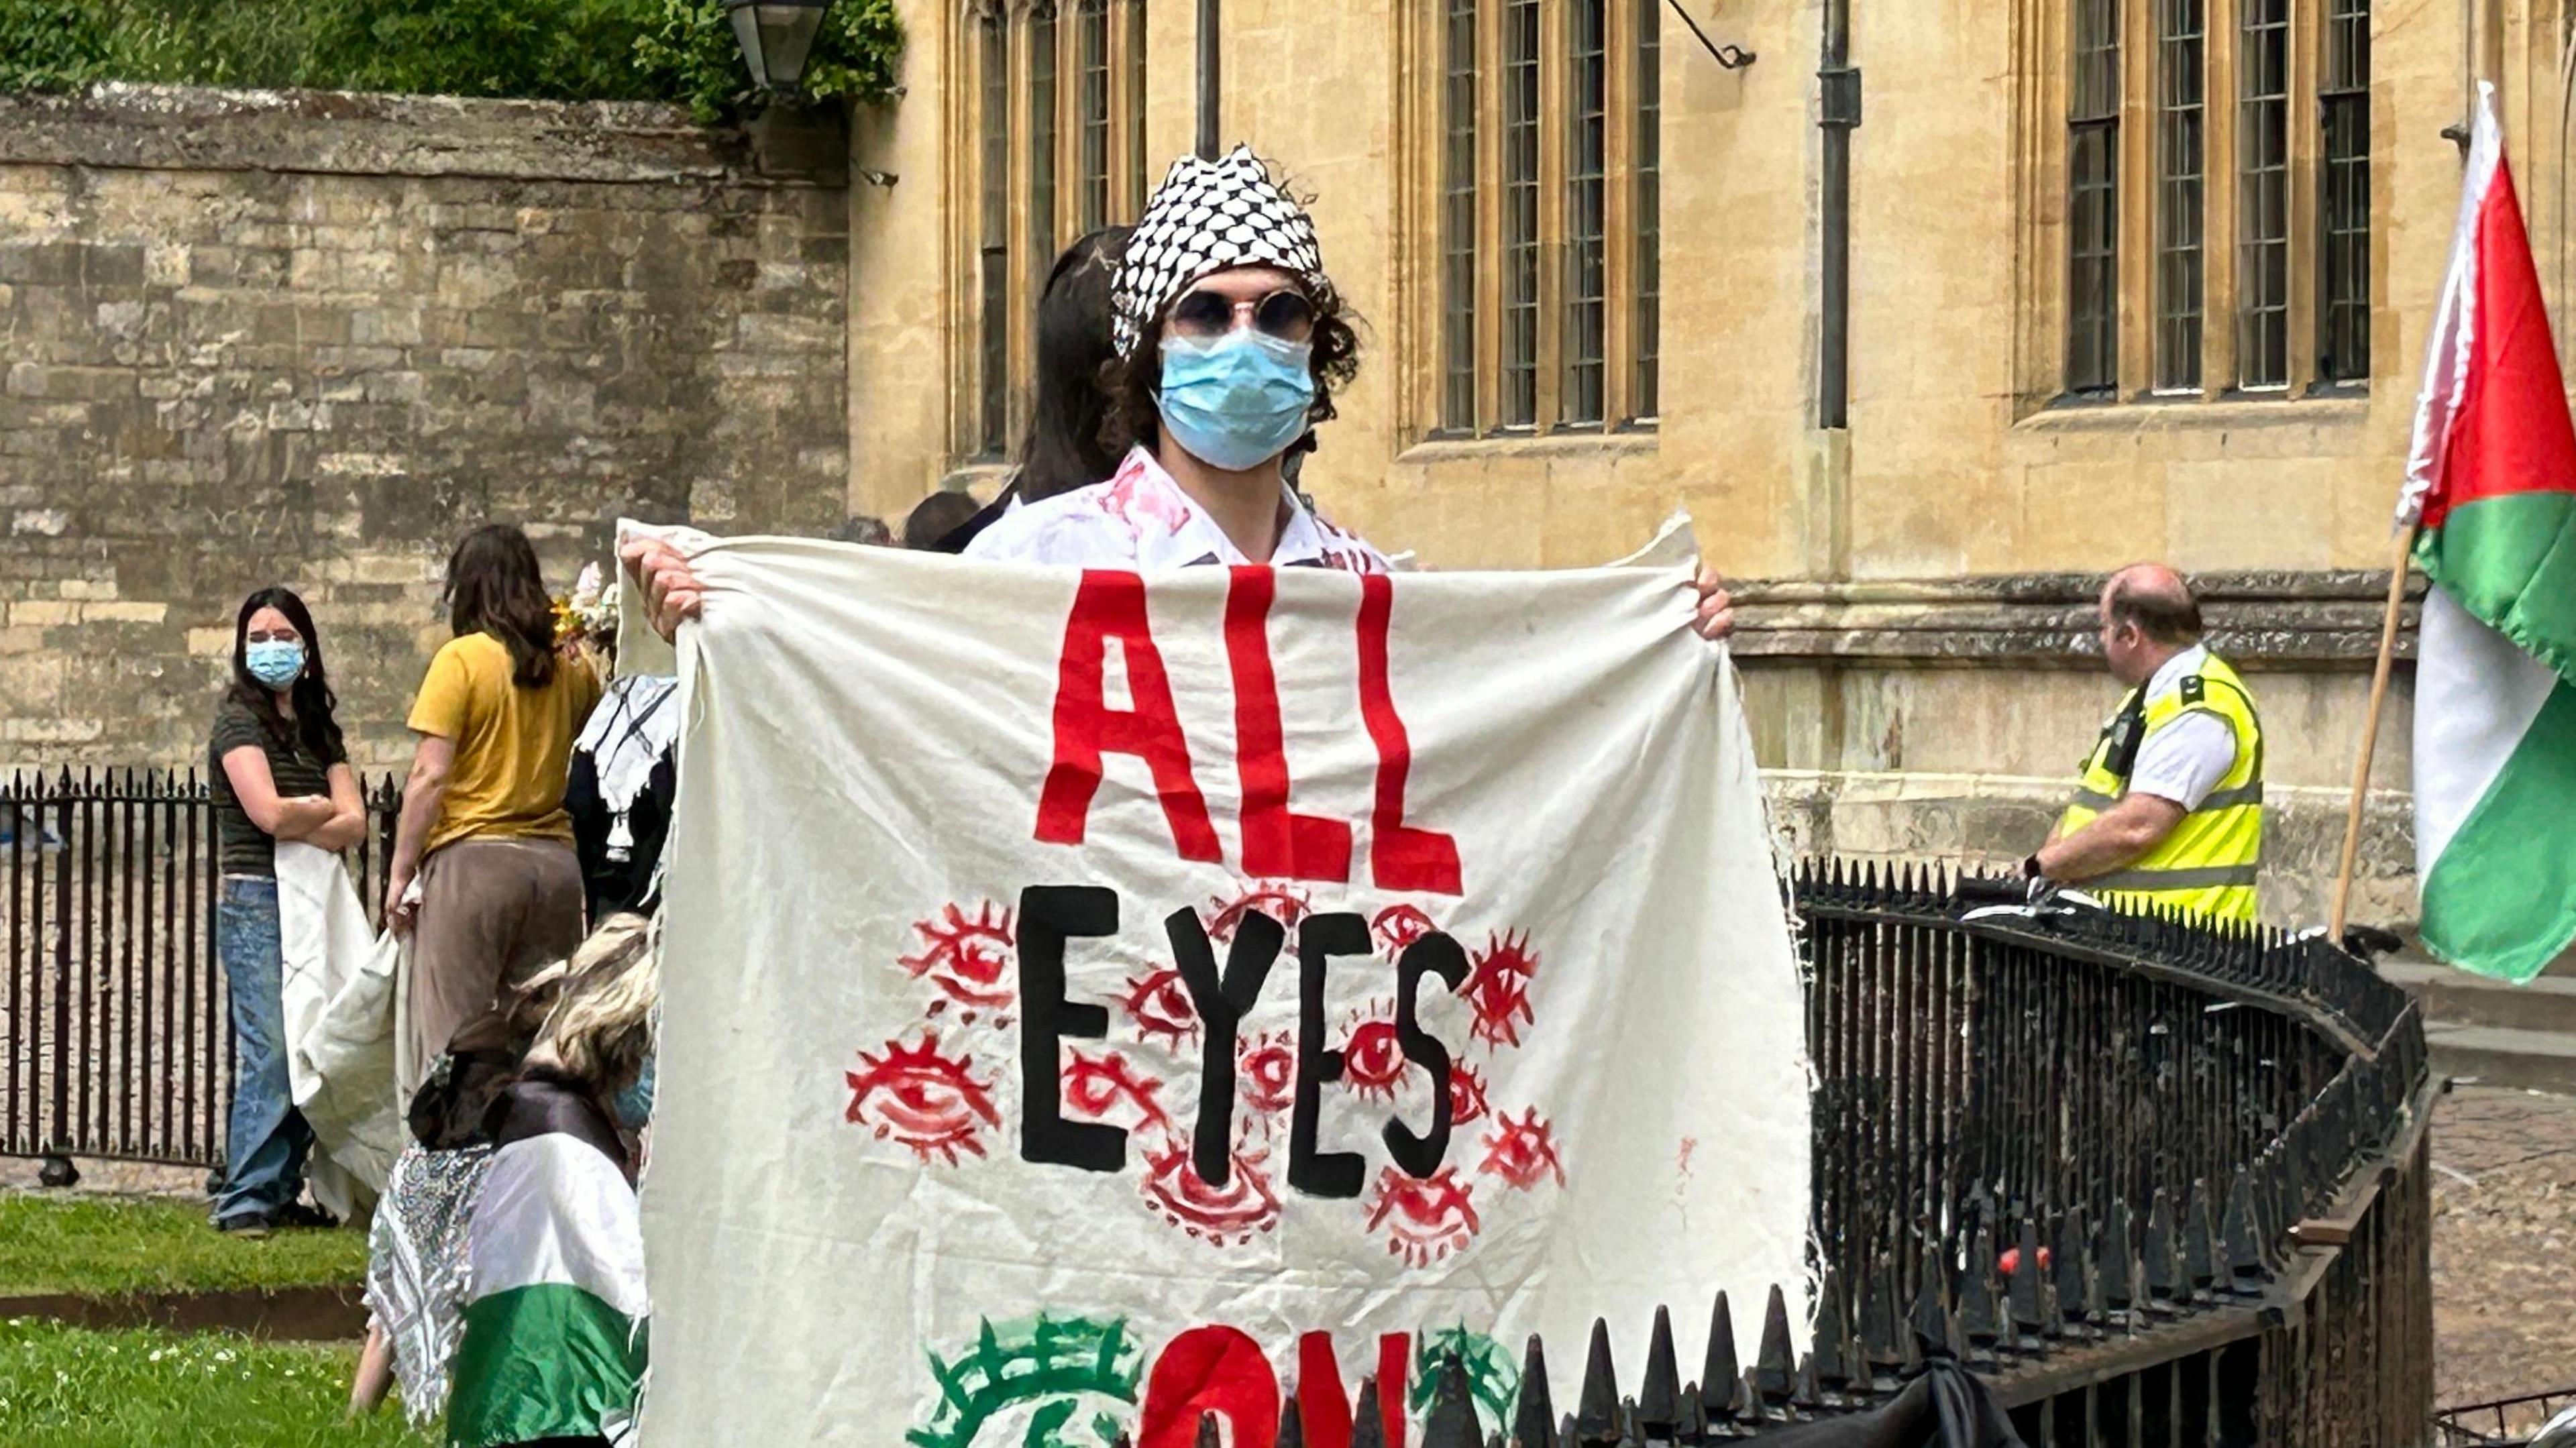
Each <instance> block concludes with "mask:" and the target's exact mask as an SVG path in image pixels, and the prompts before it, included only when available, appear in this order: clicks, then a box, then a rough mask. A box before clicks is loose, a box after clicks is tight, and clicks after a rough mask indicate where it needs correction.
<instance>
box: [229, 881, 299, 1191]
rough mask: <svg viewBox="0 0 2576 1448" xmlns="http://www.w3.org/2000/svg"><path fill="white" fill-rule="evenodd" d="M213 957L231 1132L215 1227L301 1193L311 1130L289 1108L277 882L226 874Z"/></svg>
mask: <svg viewBox="0 0 2576 1448" xmlns="http://www.w3.org/2000/svg"><path fill="white" fill-rule="evenodd" d="M215 955H216V958H218V959H219V960H221V961H222V962H223V966H224V980H225V982H226V984H228V985H229V986H230V987H231V990H232V1002H233V1041H234V1043H235V1045H236V1047H237V1048H238V1053H239V1055H238V1065H237V1067H236V1069H235V1071H234V1074H233V1114H232V1123H231V1130H230V1131H229V1133H228V1134H227V1136H226V1138H225V1142H224V1161H225V1167H224V1190H223V1194H222V1195H221V1196H220V1197H218V1198H216V1201H215V1220H216V1221H217V1222H218V1223H221V1222H227V1221H231V1220H233V1219H235V1218H238V1217H248V1216H257V1215H265V1214H267V1213H269V1212H272V1211H275V1210H276V1209H277V1208H279V1207H283V1206H285V1205H287V1204H288V1203H290V1202H292V1201H294V1200H295V1199H296V1198H297V1197H298V1196H300V1195H302V1194H303V1191H304V1155H305V1153H306V1152H308V1151H310V1150H312V1147H313V1128H312V1127H310V1126H307V1125H305V1124H304V1118H303V1116H302V1115H300V1114H299V1113H297V1111H296V1109H295V1094H294V1090H293V1088H292V1087H291V1086H289V1085H288V1083H287V1075H286V1008H285V1005H284V1003H283V1001H282V999H281V993H282V991H283V989H284V986H285V977H286V961H285V954H284V951H283V949H282V947H281V946H280V945H279V943H278V934H277V882H276V881H275V880H260V879H252V878H248V877H237V876H227V877H226V878H225V880H224V883H223V892H222V894H221V895H219V896H218V897H217V899H216V902H215Z"/></svg>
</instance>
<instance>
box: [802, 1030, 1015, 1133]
mask: <svg viewBox="0 0 2576 1448" xmlns="http://www.w3.org/2000/svg"><path fill="white" fill-rule="evenodd" d="M859 1065H860V1066H861V1067H862V1068H864V1069H861V1070H857V1071H845V1072H843V1073H841V1074H842V1079H844V1080H846V1081H848V1082H849V1083H850V1109H849V1111H848V1113H847V1118H846V1119H848V1120H850V1121H852V1122H855V1123H857V1124H858V1125H860V1126H864V1127H867V1128H868V1129H869V1130H871V1131H873V1132H874V1133H875V1134H876V1136H877V1139H878V1140H880V1141H893V1142H897V1143H899V1144H901V1145H903V1146H907V1147H910V1148H911V1149H912V1152H913V1154H914V1155H915V1156H918V1157H920V1158H921V1159H922V1161H924V1162H928V1161H929V1160H930V1158H931V1157H932V1156H933V1155H934V1154H935V1155H937V1156H939V1157H940V1158H941V1159H943V1160H945V1161H946V1162H947V1163H948V1164H949V1165H950V1166H955V1165H956V1164H957V1153H959V1152H961V1151H962V1152H965V1153H967V1154H968V1155H970V1156H982V1155H983V1154H984V1143H983V1142H982V1140H981V1139H980V1135H981V1132H982V1131H983V1128H984V1127H985V1126H994V1127H998V1126H1000V1125H1001V1124H1002V1118H1001V1114H1000V1113H999V1112H997V1111H995V1110H994V1109H993V1094H992V1092H993V1087H992V1083H991V1082H989V1081H978V1080H976V1079H975V1077H974V1067H975V1063H974V1060H973V1058H971V1057H969V1056H967V1055H966V1054H964V1053H963V1052H960V1053H959V1054H958V1055H956V1056H954V1057H949V1056H943V1055H941V1054H939V1037H938V1036H937V1035H935V1034H933V1033H932V1032H929V1031H923V1032H922V1033H921V1044H920V1045H918V1046H906V1045H904V1044H903V1042H902V1041H900V1040H894V1041H888V1042H886V1043H885V1052H884V1054H883V1055H881V1056H872V1055H869V1054H868V1053H867V1052H865V1051H861V1052H860V1053H859ZM978 1122H981V1123H982V1125H980V1126H979V1125H978V1124H977V1123H978Z"/></svg>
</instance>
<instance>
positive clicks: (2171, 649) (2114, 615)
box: [2101, 563, 2200, 684]
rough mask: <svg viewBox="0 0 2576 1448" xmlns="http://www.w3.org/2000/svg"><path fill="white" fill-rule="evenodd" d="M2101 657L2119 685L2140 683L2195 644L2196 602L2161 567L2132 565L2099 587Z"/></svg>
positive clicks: (2175, 576) (2197, 634) (2178, 580)
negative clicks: (2100, 588)
mask: <svg viewBox="0 0 2576 1448" xmlns="http://www.w3.org/2000/svg"><path fill="white" fill-rule="evenodd" d="M2101 610H2102V656H2103V657H2104V658H2105V659H2106V660H2108V661H2109V662H2110V665H2111V672H2112V673H2113V674H2114V675H2116V676H2118V678H2119V679H2120V681H2121V682H2122V683H2126V684H2142V683H2144V682H2146V681H2147V680H2148V679H2149V678H2151V677H2153V676H2154V674H2155V671H2156V670H2157V669H2159V668H2162V667H2163V666H2164V662H2165V660H2167V659H2170V658H2172V657H2173V656H2174V655H2176V654H2178V653H2181V652H2182V651H2183V650H2185V649H2187V648H2190V647H2191V646H2192V645H2194V644H2196V643H2199V642H2200V600H2198V599H2196V598H2194V597H2192V595H2191V585H2189V584H2187V583H2185V582H2183V581H2182V575H2181V574H2179V573H2176V572H2174V571H2173V570H2172V569H2170V568H2167V567H2165V566H2164V565H2163V564H2161V563H2132V564H2130V565H2129V566H2128V567H2126V568H2123V569H2121V570H2120V571H2119V572H2117V573H2114V574H2112V575H2111V579H2110V581H2109V582H2107V583H2105V584H2103V585H2102V600H2101Z"/></svg>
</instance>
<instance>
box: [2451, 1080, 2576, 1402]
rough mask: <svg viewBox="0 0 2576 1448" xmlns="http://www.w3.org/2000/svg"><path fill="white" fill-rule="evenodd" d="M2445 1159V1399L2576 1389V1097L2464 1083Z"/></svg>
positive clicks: (2456, 1096) (2454, 1099)
mask: <svg viewBox="0 0 2576 1448" xmlns="http://www.w3.org/2000/svg"><path fill="white" fill-rule="evenodd" d="M2433 1164H2434V1167H2435V1170H2434V1173H2433V1331H2434V1338H2435V1342H2436V1349H2435V1359H2436V1367H2435V1374H2434V1377H2435V1393H2434V1396H2435V1399H2436V1401H2439V1402H2442V1403H2462V1402H2475V1401H2480V1400H2483V1399H2489V1398H2505V1397H2516V1396H2519V1395H2521V1394H2524V1393H2530V1392H2538V1391H2541V1390H2543V1389H2549V1388H2563V1387H2568V1386H2570V1385H2576V1098H2571V1097H2566V1096H2543V1095H2538V1094H2535V1093H2531V1092H2524V1091H2511V1090H2503V1089H2498V1088H2495V1087H2482V1086H2463V1087H2460V1088H2458V1089H2457V1090H2455V1091H2453V1092H2452V1093H2451V1094H2450V1095H2449V1096H2447V1097H2445V1098H2443V1100H2442V1101H2441V1102H2440V1103H2439V1104H2438V1105H2436V1106H2435V1107H2434V1109H2433Z"/></svg>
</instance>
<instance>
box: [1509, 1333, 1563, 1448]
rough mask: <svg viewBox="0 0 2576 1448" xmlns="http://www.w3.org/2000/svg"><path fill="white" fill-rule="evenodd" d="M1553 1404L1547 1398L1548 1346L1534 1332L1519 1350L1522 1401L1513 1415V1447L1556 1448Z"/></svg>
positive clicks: (1554, 1406) (1554, 1407) (1554, 1409)
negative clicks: (1526, 1344) (1527, 1342)
mask: <svg viewBox="0 0 2576 1448" xmlns="http://www.w3.org/2000/svg"><path fill="white" fill-rule="evenodd" d="M1555 1432H1556V1405H1555V1404H1554V1403H1553V1402H1551V1401H1550V1400H1549V1398H1548V1389H1547V1347H1546V1345H1545V1344H1544V1343H1542V1342H1540V1341H1539V1336H1538V1334H1537V1333H1531V1334H1530V1336H1529V1345H1528V1346H1527V1347H1525V1348H1523V1349H1522V1350H1521V1399H1520V1402H1519V1404H1518V1405H1517V1406H1516V1407H1515V1409H1514V1411H1513V1413H1512V1442H1513V1443H1514V1444H1515V1445H1516V1448H1556V1445H1555V1443H1554V1441H1553V1437H1554V1434H1555Z"/></svg>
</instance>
